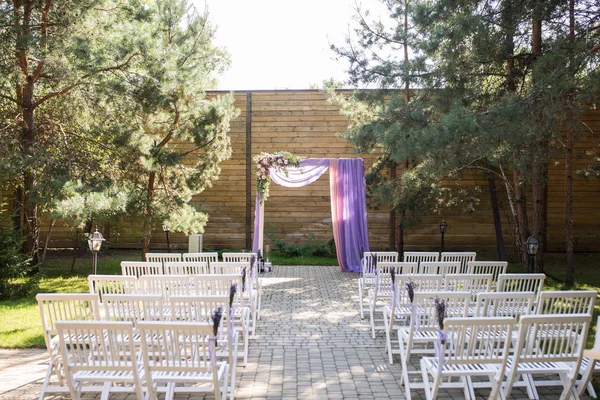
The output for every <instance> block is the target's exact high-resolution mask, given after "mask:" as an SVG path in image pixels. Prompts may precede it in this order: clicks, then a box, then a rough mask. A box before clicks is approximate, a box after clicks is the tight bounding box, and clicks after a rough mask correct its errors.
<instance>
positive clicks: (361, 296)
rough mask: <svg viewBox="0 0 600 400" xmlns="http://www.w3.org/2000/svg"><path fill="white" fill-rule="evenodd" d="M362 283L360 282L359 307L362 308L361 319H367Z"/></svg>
mask: <svg viewBox="0 0 600 400" xmlns="http://www.w3.org/2000/svg"><path fill="white" fill-rule="evenodd" d="M362 286H363V285H362V281H361V280H360V279H359V280H358V306H359V307H360V319H364V318H365V314H364V311H363V287H362Z"/></svg>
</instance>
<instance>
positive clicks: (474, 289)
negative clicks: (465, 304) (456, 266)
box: [444, 274, 493, 303]
mask: <svg viewBox="0 0 600 400" xmlns="http://www.w3.org/2000/svg"><path fill="white" fill-rule="evenodd" d="M492 279H493V276H492V275H491V274H487V275H484V274H448V275H446V279H445V281H444V289H445V290H450V291H452V290H468V291H469V292H471V296H472V301H473V303H475V302H476V301H477V295H478V294H479V293H481V292H489V291H490V290H491V287H492Z"/></svg>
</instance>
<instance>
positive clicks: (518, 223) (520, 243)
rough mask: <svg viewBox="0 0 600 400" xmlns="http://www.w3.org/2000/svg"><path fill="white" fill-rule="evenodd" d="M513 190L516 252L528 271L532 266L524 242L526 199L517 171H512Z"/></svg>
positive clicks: (525, 232) (525, 233) (525, 235)
mask: <svg viewBox="0 0 600 400" xmlns="http://www.w3.org/2000/svg"><path fill="white" fill-rule="evenodd" d="M513 177H514V190H515V202H514V203H515V212H516V219H515V239H516V242H517V243H515V244H516V246H517V252H518V253H519V257H520V258H521V263H522V264H523V265H524V266H525V271H530V270H532V269H533V266H530V265H529V257H528V256H527V246H526V245H525V242H526V241H527V237H528V236H529V223H528V219H527V198H526V196H525V188H524V187H523V186H524V182H523V180H522V179H521V174H520V173H519V172H518V171H516V170H515V171H513Z"/></svg>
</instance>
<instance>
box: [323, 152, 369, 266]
mask: <svg viewBox="0 0 600 400" xmlns="http://www.w3.org/2000/svg"><path fill="white" fill-rule="evenodd" d="M329 176H330V190H331V215H332V221H333V237H334V240H335V247H336V252H337V258H338V262H339V264H340V267H341V268H342V270H343V271H350V272H360V270H361V249H362V251H369V237H368V231H367V201H366V191H365V186H366V185H365V174H364V164H363V160H362V159H360V158H340V159H339V160H331V163H330V165H329Z"/></svg>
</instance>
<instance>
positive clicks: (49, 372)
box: [39, 361, 52, 400]
mask: <svg viewBox="0 0 600 400" xmlns="http://www.w3.org/2000/svg"><path fill="white" fill-rule="evenodd" d="M51 376H52V361H50V362H49V363H48V370H47V371H46V376H45V377H44V383H43V384H42V391H41V393H40V399H39V400H44V394H46V390H48V385H49V384H50V377H51Z"/></svg>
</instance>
